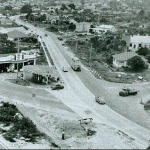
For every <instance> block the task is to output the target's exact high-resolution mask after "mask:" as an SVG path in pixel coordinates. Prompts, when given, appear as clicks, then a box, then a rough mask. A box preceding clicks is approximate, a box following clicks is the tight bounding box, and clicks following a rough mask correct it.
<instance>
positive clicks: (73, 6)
mask: <svg viewBox="0 0 150 150" xmlns="http://www.w3.org/2000/svg"><path fill="white" fill-rule="evenodd" d="M68 6H69V7H70V8H71V9H74V10H75V8H76V6H75V5H74V4H69V5H68Z"/></svg>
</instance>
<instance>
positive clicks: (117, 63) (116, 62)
mask: <svg viewBox="0 0 150 150" xmlns="http://www.w3.org/2000/svg"><path fill="white" fill-rule="evenodd" d="M113 66H114V67H117V68H120V67H122V66H124V67H126V66H127V61H120V60H116V59H115V58H113Z"/></svg>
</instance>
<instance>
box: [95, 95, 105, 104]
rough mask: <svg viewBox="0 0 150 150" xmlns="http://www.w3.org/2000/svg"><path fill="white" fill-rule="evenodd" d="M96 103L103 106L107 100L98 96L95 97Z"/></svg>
mask: <svg viewBox="0 0 150 150" xmlns="http://www.w3.org/2000/svg"><path fill="white" fill-rule="evenodd" d="M95 101H96V102H97V103H99V104H102V105H104V104H106V101H105V99H104V98H103V97H100V96H96V97H95Z"/></svg>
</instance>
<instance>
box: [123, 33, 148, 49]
mask: <svg viewBox="0 0 150 150" xmlns="http://www.w3.org/2000/svg"><path fill="white" fill-rule="evenodd" d="M122 40H125V41H126V43H127V46H128V48H129V50H131V51H132V52H136V51H137V50H138V49H139V48H141V47H147V48H150V36H148V35H147V36H140V35H130V36H126V35H122Z"/></svg>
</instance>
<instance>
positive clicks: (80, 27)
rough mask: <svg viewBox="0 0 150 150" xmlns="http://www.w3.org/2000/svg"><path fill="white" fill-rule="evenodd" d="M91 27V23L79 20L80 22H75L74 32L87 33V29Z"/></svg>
mask: <svg viewBox="0 0 150 150" xmlns="http://www.w3.org/2000/svg"><path fill="white" fill-rule="evenodd" d="M90 27H91V23H88V22H80V23H76V30H75V32H77V33H80V34H81V33H82V34H83V33H85V34H87V33H88V32H89V29H90Z"/></svg>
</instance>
